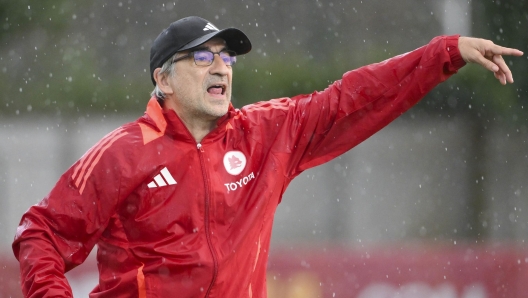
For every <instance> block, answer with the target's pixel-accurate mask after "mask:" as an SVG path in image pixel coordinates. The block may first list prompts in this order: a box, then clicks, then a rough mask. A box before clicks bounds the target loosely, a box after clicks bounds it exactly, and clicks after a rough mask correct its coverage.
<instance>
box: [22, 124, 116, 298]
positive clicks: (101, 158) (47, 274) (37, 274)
mask: <svg viewBox="0 0 528 298" xmlns="http://www.w3.org/2000/svg"><path fill="white" fill-rule="evenodd" d="M109 136H110V137H111V136H112V133H111V134H110V135H109ZM117 137H119V135H118V136H115V133H114V139H115V138H117ZM106 140H108V137H106ZM104 141H105V138H103V140H102V141H101V142H100V143H99V144H96V146H94V147H93V148H92V149H91V150H90V151H88V152H87V154H85V156H83V158H81V159H80V160H79V161H78V162H77V163H76V164H74V165H73V166H72V167H71V168H70V169H69V170H68V171H66V173H64V175H62V177H61V178H60V179H59V181H58V182H57V184H56V185H55V187H54V188H53V189H52V191H51V192H50V193H49V195H48V196H46V197H45V198H44V199H43V200H42V201H41V202H39V203H38V204H37V205H35V206H32V207H31V208H30V209H29V210H28V211H27V212H26V213H25V214H24V215H23V216H22V220H21V221H20V226H19V227H18V229H17V233H16V235H15V240H14V242H13V245H12V248H13V252H14V254H15V257H16V258H17V259H18V260H19V262H20V277H21V287H22V292H23V293H24V295H25V297H72V291H71V288H70V285H69V284H68V281H67V279H66V277H65V275H64V274H65V272H67V271H69V270H71V269H73V268H74V267H76V266H78V265H79V264H81V263H82V262H84V260H85V259H86V257H87V256H88V255H89V253H90V251H91V250H92V248H93V247H94V246H95V244H96V242H97V241H98V239H99V237H100V235H101V234H102V232H103V231H104V229H105V227H106V225H107V224H108V221H109V219H110V217H111V216H112V214H114V213H115V208H116V206H117V202H118V201H119V194H120V192H119V191H120V186H119V184H120V183H119V182H120V179H121V177H122V175H121V171H122V168H121V167H118V166H116V164H118V162H116V160H115V158H114V157H113V156H114V155H115V154H103V153H102V152H103V151H104V150H106V147H104V146H100V145H101V143H103V142H104Z"/></svg>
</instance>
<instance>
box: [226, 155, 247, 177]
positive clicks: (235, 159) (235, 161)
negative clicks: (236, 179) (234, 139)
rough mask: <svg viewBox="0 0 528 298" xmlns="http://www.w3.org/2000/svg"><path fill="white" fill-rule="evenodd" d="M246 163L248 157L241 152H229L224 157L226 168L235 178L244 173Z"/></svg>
mask: <svg viewBox="0 0 528 298" xmlns="http://www.w3.org/2000/svg"><path fill="white" fill-rule="evenodd" d="M246 162H247V160H246V156H245V155H244V153H242V152H240V151H229V152H227V153H226V154H225V155H224V167H225V169H226V171H227V172H228V173H229V174H231V175H233V176H236V175H238V174H240V173H242V171H243V170H244V168H245V167H246Z"/></svg>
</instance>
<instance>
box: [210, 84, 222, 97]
mask: <svg viewBox="0 0 528 298" xmlns="http://www.w3.org/2000/svg"><path fill="white" fill-rule="evenodd" d="M225 91H226V86H225V85H222V84H220V85H212V86H211V87H209V88H207V92H208V93H210V94H214V95H224V94H225Z"/></svg>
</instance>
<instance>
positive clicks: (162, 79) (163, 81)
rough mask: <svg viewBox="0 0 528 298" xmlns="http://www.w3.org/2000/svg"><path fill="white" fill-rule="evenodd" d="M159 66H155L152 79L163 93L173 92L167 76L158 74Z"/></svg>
mask: <svg viewBox="0 0 528 298" xmlns="http://www.w3.org/2000/svg"><path fill="white" fill-rule="evenodd" d="M160 71H161V68H159V67H158V68H156V69H155V70H154V73H153V77H154V80H155V81H156V85H157V86H158V88H159V89H160V90H161V91H163V93H165V94H167V95H169V94H172V93H174V92H173V90H172V87H171V86H170V85H169V80H168V79H169V77H168V76H167V75H162V74H160Z"/></svg>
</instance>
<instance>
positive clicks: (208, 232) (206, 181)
mask: <svg viewBox="0 0 528 298" xmlns="http://www.w3.org/2000/svg"><path fill="white" fill-rule="evenodd" d="M196 148H197V149H198V156H199V157H200V166H201V167H202V175H203V179H204V186H205V219H204V224H205V237H206V238H207V245H209V250H210V251H211V255H212V256H213V279H212V280H211V284H210V285H209V288H208V289H207V292H206V293H205V297H209V293H210V292H211V289H212V288H213V285H214V283H215V281H216V277H217V275H218V258H217V256H216V251H215V249H214V246H213V241H212V240H211V227H210V224H209V216H210V215H209V209H210V207H209V206H210V204H211V202H210V201H211V198H210V189H209V185H210V183H209V177H208V176H207V172H206V170H205V162H204V158H203V152H204V151H203V148H202V144H201V143H198V144H196Z"/></svg>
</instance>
